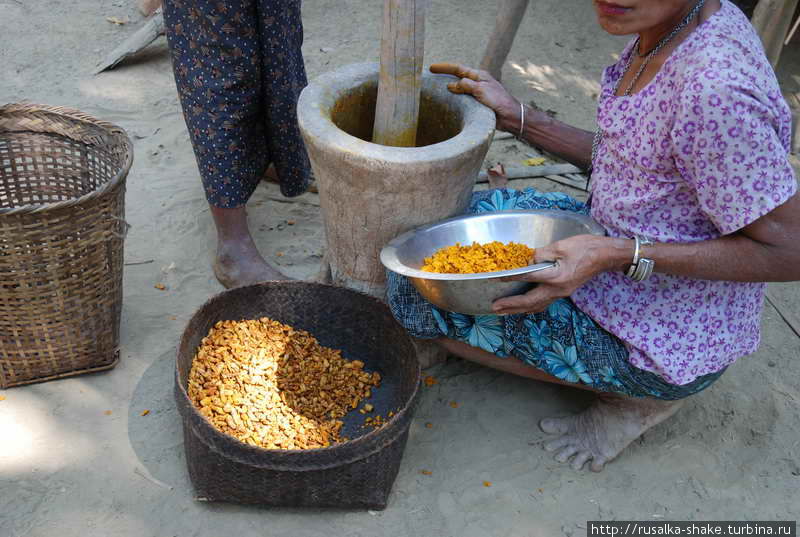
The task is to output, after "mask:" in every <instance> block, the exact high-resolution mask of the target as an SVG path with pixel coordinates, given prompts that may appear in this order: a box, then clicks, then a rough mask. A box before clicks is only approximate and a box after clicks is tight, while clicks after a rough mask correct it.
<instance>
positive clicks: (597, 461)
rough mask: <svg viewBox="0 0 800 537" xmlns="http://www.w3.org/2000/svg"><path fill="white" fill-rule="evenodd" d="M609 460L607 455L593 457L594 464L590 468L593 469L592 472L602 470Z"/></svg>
mask: <svg viewBox="0 0 800 537" xmlns="http://www.w3.org/2000/svg"><path fill="white" fill-rule="evenodd" d="M607 462H608V459H606V458H605V457H595V458H593V459H592V464H591V466H590V468H591V469H592V472H602V471H603V468H605V467H606V463H607Z"/></svg>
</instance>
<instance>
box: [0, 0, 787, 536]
mask: <svg viewBox="0 0 800 537" xmlns="http://www.w3.org/2000/svg"><path fill="white" fill-rule="evenodd" d="M133 4H134V2H132V1H131V0H105V1H103V2H97V1H91V0H75V1H73V2H54V1H52V0H51V1H47V0H0V30H1V32H0V35H2V44H0V65H1V66H2V68H1V69H2V76H0V102H7V101H18V100H22V99H26V100H30V101H34V102H43V103H49V104H58V105H68V106H73V107H77V108H80V109H82V110H84V111H86V112H89V113H91V114H94V115H95V116H97V117H100V118H103V119H107V120H110V121H113V122H116V123H118V124H120V125H121V126H123V127H124V128H126V129H127V130H128V132H129V133H130V134H131V136H132V138H133V140H134V142H135V148H136V159H135V163H134V167H133V169H132V171H131V174H130V176H129V178H128V198H127V200H128V203H127V205H128V213H127V218H128V220H129V221H130V223H131V224H132V226H133V227H132V229H131V231H130V234H129V236H128V240H127V245H126V261H127V262H128V263H140V262H146V263H145V264H136V265H131V266H128V267H126V269H125V306H124V310H123V319H122V360H121V362H120V364H119V366H118V367H117V368H116V369H115V370H113V371H111V372H109V373H106V374H100V375H94V376H84V377H78V378H74V379H70V380H62V381H58V382H52V383H49V384H42V385H36V386H30V387H25V388H16V389H12V390H8V391H6V392H4V393H3V395H4V396H5V397H6V399H5V400H4V401H2V402H0V536H2V537H22V536H29V537H40V536H41V537H45V536H48V537H49V536H56V535H57V536H59V537H73V536H76V537H77V536H82V537H86V536H98V537H111V536H137V537H149V536H154V537H156V536H158V537H161V536H180V537H188V536H209V535H219V534H222V533H223V532H224V533H225V534H228V535H242V536H248V535H270V536H272V535H275V536H277V535H293V536H302V537H305V536H309V537H311V536H323V535H341V536H360V537H371V536H375V535H387V536H404V535H413V536H417V535H419V536H455V535H458V536H459V537H471V536H486V535H492V536H558V535H566V536H567V537H572V536H573V535H581V534H583V532H584V531H585V529H584V528H585V524H586V521H587V520H595V519H604V520H611V519H645V520H658V519H667V520H669V519H699V520H703V519H706V520H708V519H716V520H720V519H760V520H770V519H796V518H797V515H798V510H800V509H799V507H800V502H798V499H797V490H798V487H800V446H799V444H800V440H798V438H800V413H799V412H798V399H799V398H800V394H798V380H797V379H798V378H800V361H798V354H799V353H800V339H798V338H797V336H795V335H794V334H793V332H792V331H791V330H790V329H789V328H788V326H787V325H786V324H785V323H784V322H783V321H782V320H781V318H780V317H779V316H778V314H777V313H776V311H775V309H774V308H773V307H772V306H769V305H768V306H767V307H766V309H765V313H764V323H763V326H764V333H763V344H762V347H761V350H760V351H759V352H758V353H757V354H756V355H754V356H751V357H749V358H747V359H743V360H741V361H740V362H739V363H737V364H736V365H735V366H733V367H732V368H731V369H730V371H729V372H728V373H727V374H726V375H725V376H724V377H723V378H722V379H721V380H720V381H719V382H718V383H717V384H716V385H715V386H714V387H713V388H712V389H710V390H708V391H707V392H704V393H703V394H701V395H700V396H698V397H695V398H694V399H692V400H691V401H690V403H689V404H688V406H687V407H686V408H685V409H684V410H683V411H682V412H681V413H680V414H679V415H678V416H676V417H675V418H674V419H672V420H671V421H669V422H667V423H665V424H663V425H661V426H659V427H657V428H655V429H654V430H652V431H651V432H648V433H647V434H646V435H645V436H644V437H643V438H642V439H641V440H640V441H638V442H636V443H635V444H634V445H633V446H631V447H630V449H628V451H627V452H625V453H624V455H623V456H622V457H621V458H620V459H619V460H618V461H616V462H615V463H614V464H612V465H611V467H610V468H609V470H608V471H607V472H606V473H604V474H601V475H594V474H579V473H575V472H574V471H572V470H571V469H569V468H565V467H562V466H560V465H558V464H557V463H555V462H554V461H553V460H552V459H551V458H550V456H549V455H548V454H546V453H545V452H543V451H542V450H541V448H540V446H539V444H540V442H541V440H542V438H543V435H542V433H540V432H539V430H538V429H537V427H536V425H535V424H536V422H537V421H538V420H539V419H540V418H541V417H543V416H546V415H551V414H566V413H570V412H573V411H576V410H578V409H580V408H582V407H583V406H584V405H585V404H586V401H587V399H586V398H585V396H583V395H582V394H579V393H576V392H575V391H572V390H569V389H563V388H558V387H554V386H550V385H544V384H540V383H536V382H532V381H526V380H521V379H517V378H512V377H509V376H507V375H503V374H500V373H497V372H493V371H489V370H485V369H481V368H477V367H474V366H471V365H469V364H464V363H461V362H459V361H452V362H450V363H448V364H445V365H440V366H437V367H436V369H435V370H434V373H433V374H435V375H436V376H437V377H438V378H439V379H440V383H439V384H438V385H436V386H434V387H432V388H426V389H425V391H424V396H423V398H422V403H421V406H420V408H419V410H418V413H417V419H416V420H415V422H414V424H413V425H412V428H411V436H410V439H409V442H408V448H407V450H406V454H405V458H404V460H403V465H402V468H401V471H400V475H399V476H398V479H397V482H396V484H395V487H394V492H393V494H392V496H391V500H390V504H389V507H388V509H386V510H385V511H383V512H380V513H376V512H358V511H357V512H340V511H316V510H312V511H301V510H290V509H258V508H250V507H239V506H233V505H209V504H204V503H198V502H195V501H194V499H193V492H192V489H191V486H190V483H189V481H188V476H187V473H186V467H185V461H184V456H183V449H182V445H181V444H182V436H181V431H180V428H179V421H178V416H177V413H176V410H175V407H174V404H173V400H172V391H171V390H172V368H173V356H174V352H175V346H176V343H177V341H178V338H179V334H180V331H181V330H182V328H183V326H184V324H185V322H186V320H187V319H188V317H189V316H190V315H191V313H192V312H193V311H194V310H195V309H196V308H197V307H198V306H199V305H200V304H201V303H202V302H203V301H204V300H205V299H206V298H207V297H208V296H209V295H211V294H213V293H216V292H218V291H219V290H220V286H219V285H218V284H217V283H216V281H215V280H214V278H213V275H212V273H211V270H210V267H209V259H210V257H209V256H210V247H211V246H212V244H213V238H214V236H213V227H212V224H211V221H210V217H209V213H208V209H207V207H206V204H205V201H204V198H203V194H202V190H201V188H200V183H199V180H198V177H197V172H196V169H195V164H194V158H193V156H192V153H191V148H190V146H189V143H188V138H187V133H186V129H185V126H184V123H183V119H182V117H181V112H180V109H179V106H178V102H177V97H176V93H175V88H174V83H173V79H172V74H171V71H170V66H169V59H168V57H167V54H166V45H165V43H164V41H163V39H162V40H161V41H159V42H158V43H157V44H155V45H154V46H152V47H151V48H150V49H149V50H148V51H147V52H146V53H145V54H143V55H142V56H141V57H140V58H139V59H138V60H137V61H135V62H131V63H130V64H128V65H127V66H125V67H121V68H119V69H117V70H116V71H113V72H110V73H106V74H103V75H101V76H97V77H93V76H91V75H90V72H91V69H92V67H93V65H94V64H95V63H96V62H97V61H99V59H100V58H101V57H102V56H103V55H104V54H105V53H106V52H107V51H108V50H110V49H111V48H113V47H114V46H116V44H117V43H118V42H120V41H121V40H122V39H123V38H124V37H125V36H127V35H128V34H130V33H132V32H133V31H135V29H136V27H137V24H138V22H139V21H140V19H141V18H140V16H139V15H138V13H137V12H136V11H135V9H134V8H133ZM381 4H382V3H381V2H377V1H371V2H367V1H363V0H361V1H358V0H339V1H337V2H321V1H318V0H307V1H306V3H305V6H304V16H305V28H306V45H305V53H306V59H307V67H308V71H309V75H310V76H311V77H314V76H316V75H318V74H321V73H323V72H325V71H327V70H330V69H333V68H336V67H338V66H340V65H343V64H346V63H350V62H355V61H365V60H375V59H376V58H377V56H376V54H377V50H378V48H377V43H378V32H379V17H380V5H381ZM532 4H533V6H532V7H531V9H530V10H529V12H528V14H527V15H526V17H525V20H524V22H523V25H522V28H521V30H520V33H519V36H518V38H517V41H516V44H515V46H514V49H513V50H512V53H511V55H510V58H509V62H508V64H507V65H506V67H505V71H504V73H505V80H506V83H507V84H508V86H509V87H510V89H511V90H512V91H513V92H514V93H515V94H517V95H519V96H521V97H524V98H525V99H526V100H535V101H536V102H537V103H538V104H539V105H541V106H542V107H544V108H549V109H553V110H555V111H557V113H558V115H559V117H560V118H562V119H565V120H567V121H571V122H573V123H576V124H578V125H580V126H583V127H590V126H591V124H592V119H593V99H594V96H595V95H596V93H597V91H598V85H597V83H596V80H597V79H598V76H599V74H600V71H601V67H602V66H604V65H606V64H608V63H610V62H611V61H613V58H614V57H615V53H616V52H617V51H618V50H619V49H620V48H621V46H622V41H621V40H620V39H617V38H612V37H609V36H607V35H605V34H603V33H602V31H600V30H599V29H598V28H597V26H596V25H595V23H594V18H593V15H592V13H591V9H590V7H589V6H588V2H587V1H586V0H564V1H559V2H556V1H553V0H551V1H547V2H544V1H542V2H533V3H532ZM494 5H495V3H494V2H482V1H478V0H437V1H435V2H433V3H432V6H431V8H430V12H429V16H428V40H427V43H426V45H427V51H428V52H427V56H426V60H427V61H429V62H430V61H437V60H459V61H464V62H469V63H472V64H475V63H477V61H478V59H479V54H480V51H481V50H482V48H483V46H484V43H485V37H486V35H487V33H488V31H489V29H490V28H491V26H492V24H493V17H494V9H495V8H494ZM107 16H116V17H120V18H122V19H126V18H127V19H129V20H130V21H131V23H130V24H128V25H125V26H115V25H112V24H110V23H109V22H107V21H106V17H107ZM798 41H800V40H798ZM323 48H324V49H325V50H327V52H322V50H321V49H323ZM798 52H800V51H799V50H798V47H797V46H793V47H792V48H791V50H789V57H788V58H787V60H786V62H785V64H784V69H783V71H782V74H781V79H782V82H783V83H784V87H785V89H787V90H790V91H797V89H798V81H799V80H800V79H799V78H798V76H797V73H798V72H800V69H798V68H797V67H798V58H800V54H798ZM525 153H526V149H525V148H523V147H521V146H519V145H518V144H516V143H513V142H502V143H497V144H495V146H494V148H493V150H492V153H491V154H490V157H489V159H488V160H489V161H496V160H502V161H504V162H506V163H507V164H514V163H518V161H519V160H521V159H522V158H524V156H525ZM537 184H538V185H543V184H544V183H542V182H541V181H540V182H538V183H537ZM250 218H251V221H252V228H253V229H254V230H255V231H256V236H257V241H258V245H259V247H260V248H261V249H262V251H263V252H264V253H265V254H266V255H268V256H270V257H273V258H274V259H278V262H279V264H280V265H281V268H282V269H283V270H285V271H286V272H287V273H288V274H290V275H291V276H294V277H297V278H306V277H309V276H310V275H312V274H314V273H315V272H316V270H317V266H318V264H319V260H320V251H321V247H322V231H321V221H320V215H319V209H318V198H317V197H316V196H315V195H313V194H308V195H305V196H303V197H302V198H300V199H296V200H294V201H293V202H291V203H287V200H284V199H282V198H281V197H280V194H279V193H278V191H277V188H275V187H273V186H265V187H264V188H260V189H259V190H258V191H257V193H256V195H255V196H254V198H253V200H252V203H251V211H250ZM288 220H293V221H294V222H296V224H295V225H291V226H290V225H288V224H287V221H288ZM279 252H280V253H282V254H283V255H282V256H280V257H275V256H276V255H277V254H278V253H279ZM151 260H152V261H151ZM159 282H161V283H164V284H165V285H166V286H167V290H166V291H159V290H157V289H155V288H154V287H153V286H154V284H156V283H159ZM773 289H774V290H775V291H776V294H777V299H776V300H778V302H779V303H780V306H781V307H782V308H784V309H785V310H786V311H787V312H790V314H792V315H794V316H795V317H796V318H800V286H798V285H797V284H785V285H781V286H778V287H774V288H773ZM449 401H458V402H459V403H460V405H459V407H458V408H457V409H453V408H451V407H450V406H449V405H448V402H449ZM145 409H148V410H150V413H149V414H148V415H147V416H141V415H140V414H141V412H142V411H143V410H145ZM109 410H110V411H111V413H110V415H107V413H106V411H109ZM425 422H431V423H432V424H433V428H431V429H427V428H425V427H424V425H423V424H424V423H425ZM423 469H427V470H431V471H432V475H430V476H426V475H422V474H421V473H420V470H423ZM144 476H147V477H144ZM483 481H491V482H492V486H491V487H490V488H486V487H484V486H483V485H482V482H483Z"/></svg>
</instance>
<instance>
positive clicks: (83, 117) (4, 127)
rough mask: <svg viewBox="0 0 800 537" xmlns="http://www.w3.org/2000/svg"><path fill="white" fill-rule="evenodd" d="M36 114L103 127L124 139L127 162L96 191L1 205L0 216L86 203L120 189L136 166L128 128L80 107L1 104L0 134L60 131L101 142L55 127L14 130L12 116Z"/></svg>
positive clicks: (33, 212)
mask: <svg viewBox="0 0 800 537" xmlns="http://www.w3.org/2000/svg"><path fill="white" fill-rule="evenodd" d="M35 113H43V114H45V115H50V116H55V117H61V118H64V119H67V120H70V121H71V122H73V123H83V124H89V125H92V126H94V127H99V128H101V129H103V130H105V131H107V134H108V135H109V136H111V137H114V138H115V140H114V142H116V143H119V142H121V143H122V145H124V147H125V153H126V155H125V162H124V163H123V165H122V166H121V167H120V169H119V170H118V171H117V172H116V173H115V174H114V176H113V177H112V178H111V179H110V180H109V181H106V182H105V183H103V184H102V185H100V186H99V187H98V188H96V189H94V190H92V191H91V192H88V193H86V194H83V195H82V196H79V197H77V198H71V199H68V200H63V201H57V202H49V203H42V204H27V205H20V206H19V207H6V208H0V216H12V215H23V214H35V213H42V212H46V211H53V210H58V209H64V208H67V207H72V206H76V205H83V204H86V203H87V202H89V201H91V200H93V199H95V198H99V197H101V196H103V195H105V194H106V193H107V192H109V191H112V190H114V189H116V188H117V187H118V186H119V185H120V184H121V183H123V182H124V180H125V178H126V177H127V176H128V173H129V172H130V169H131V166H132V165H133V142H132V141H131V139H130V137H129V136H128V133H127V132H125V129H123V128H122V127H120V126H118V125H115V124H114V123H110V122H108V121H103V120H101V119H97V118H95V117H93V116H90V115H89V114H86V113H85V112H81V111H80V110H78V109H76V108H69V107H65V106H51V105H46V104H34V103H29V102H25V101H23V102H19V103H7V104H4V105H2V106H0V134H5V133H14V132H39V133H41V134H59V135H61V136H66V137H68V138H72V139H73V140H75V141H78V142H81V143H84V144H86V145H88V146H92V145H100V143H99V142H98V140H97V139H96V138H94V139H88V138H87V139H83V138H78V137H75V136H71V135H69V134H67V133H65V132H55V131H54V130H49V129H47V128H42V129H41V130H38V131H32V130H31V129H30V128H19V129H14V128H13V123H14V120H13V119H9V116H10V117H11V118H13V117H14V116H17V117H26V116H30V115H32V114H35Z"/></svg>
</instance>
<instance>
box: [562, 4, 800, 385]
mask: <svg viewBox="0 0 800 537" xmlns="http://www.w3.org/2000/svg"><path fill="white" fill-rule="evenodd" d="M632 45H633V43H630V44H629V45H628V47H627V48H626V50H625V51H624V53H623V54H622V57H621V58H620V60H619V62H618V63H617V64H615V65H612V66H610V67H608V68H607V69H606V70H605V72H604V74H603V80H602V93H601V95H600V100H599V105H598V117H597V120H598V125H599V128H600V129H601V130H602V132H603V141H602V144H601V146H600V148H599V151H598V154H597V157H596V160H595V162H594V171H593V174H592V193H593V194H592V196H593V198H592V216H593V217H594V218H595V219H596V220H597V221H598V222H600V223H601V224H602V225H603V226H604V227H605V228H606V230H607V231H608V233H609V235H611V236H614V237H631V236H632V235H633V234H638V235H641V236H645V237H648V238H650V239H651V240H654V241H657V242H665V243H669V242H679V243H688V242H696V241H704V240H709V239H714V238H718V237H720V236H722V235H726V234H730V233H734V232H735V231H737V230H740V229H741V228H743V227H745V226H747V225H748V224H751V223H752V222H753V221H755V220H757V219H758V218H759V217H761V216H763V215H765V214H766V213H768V212H770V211H771V210H773V209H774V208H776V207H778V206H779V205H781V204H783V203H784V202H785V201H786V200H787V199H789V198H790V197H791V196H792V195H793V194H794V193H795V191H796V188H797V183H796V181H795V178H794V173H793V171H792V168H791V165H790V164H789V162H788V158H787V155H788V148H789V143H790V132H791V115H790V112H789V108H788V106H787V105H786V102H785V101H784V100H783V97H782V95H781V92H780V88H779V87H778V82H777V80H776V78H775V74H774V72H773V70H772V68H771V66H770V65H769V62H768V61H767V59H766V57H765V55H764V52H763V48H762V46H761V42H760V40H759V38H758V35H757V34H756V33H755V31H754V29H753V27H752V26H751V25H750V23H749V21H748V20H747V18H746V17H745V16H744V15H743V14H742V13H741V11H739V9H738V8H737V7H736V6H734V5H733V4H731V3H730V2H729V1H728V0H722V8H721V9H720V10H719V11H717V12H716V13H715V14H714V15H713V16H712V17H711V18H709V19H708V20H707V21H706V22H704V23H703V24H702V25H701V26H700V27H698V28H697V29H695V30H694V31H693V32H692V33H691V34H690V35H689V36H688V37H687V38H686V39H685V40H684V42H683V43H681V44H680V45H679V47H678V48H677V49H676V50H674V51H673V53H672V54H671V55H670V57H669V58H668V59H667V60H666V62H665V63H664V65H663V66H662V68H661V70H660V72H659V73H658V74H657V75H656V77H655V78H654V79H653V80H652V81H651V82H650V83H649V84H648V85H647V86H646V87H645V88H644V89H642V90H641V91H640V92H638V93H636V94H633V95H631V96H628V97H617V96H615V95H614V86H615V84H616V82H617V80H618V78H619V77H620V76H621V75H622V70H623V69H624V65H625V63H626V61H627V58H628V54H631V53H632V51H631V49H632ZM656 269H658V267H656ZM764 289H765V285H764V284H760V283H736V282H728V281H706V280H696V279H692V278H685V277H679V276H672V275H668V274H661V273H656V274H654V275H653V276H652V277H651V278H649V279H648V280H646V281H644V282H641V283H636V282H633V281H631V280H629V279H628V278H626V277H625V276H624V275H623V274H622V273H618V272H605V273H602V274H600V275H598V276H597V277H595V278H594V279H593V280H592V281H590V282H589V283H587V284H586V285H585V286H583V287H582V288H580V289H578V290H577V291H576V292H575V294H574V295H573V297H572V298H573V300H574V301H575V303H576V304H577V305H578V307H580V308H581V309H582V310H583V311H585V312H586V313H588V314H589V315H590V316H591V317H593V318H594V319H595V320H596V321H597V322H598V323H599V324H601V325H602V326H603V327H604V328H605V329H606V330H608V331H610V332H612V333H613V334H615V335H616V336H618V337H619V338H620V339H622V340H623V341H624V342H625V343H626V345H627V346H628V348H629V351H630V355H629V360H630V363H631V364H632V365H634V366H636V367H639V368H641V369H644V370H647V371H652V372H654V373H656V374H659V375H661V376H662V377H663V378H664V379H665V380H667V381H668V382H670V383H672V384H686V383H689V382H691V381H692V380H694V379H696V378H697V377H698V376H701V375H704V374H707V373H713V372H716V371H719V370H720V369H722V368H724V367H726V366H728V365H730V364H731V363H733V362H734V361H735V360H736V359H737V358H739V357H741V356H744V355H747V354H750V353H752V352H754V351H755V350H756V348H757V347H758V343H759V340H760V332H759V324H760V317H761V310H762V307H763V301H764Z"/></svg>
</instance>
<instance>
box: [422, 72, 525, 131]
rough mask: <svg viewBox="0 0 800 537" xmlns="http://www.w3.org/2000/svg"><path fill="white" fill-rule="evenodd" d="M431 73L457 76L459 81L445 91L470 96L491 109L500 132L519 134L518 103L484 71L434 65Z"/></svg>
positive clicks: (452, 83) (448, 86)
mask: <svg viewBox="0 0 800 537" xmlns="http://www.w3.org/2000/svg"><path fill="white" fill-rule="evenodd" d="M431 73H438V74H445V75H453V76H457V77H458V78H460V79H461V80H459V81H458V82H451V83H450V84H448V85H447V89H449V90H450V91H452V92H453V93H466V94H468V95H472V96H473V97H475V99H477V100H478V102H480V103H481V104H483V105H484V106H487V107H489V108H491V109H492V110H493V111H494V113H495V115H496V116H497V128H498V129H499V130H502V131H507V132H513V133H517V132H519V122H520V109H519V101H517V100H516V99H515V98H514V97H512V96H511V94H510V93H508V91H506V89H505V88H504V87H503V86H502V85H501V84H500V82H498V81H497V80H495V79H494V78H492V75H490V74H489V73H487V72H486V71H479V70H476V69H470V68H469V67H464V66H463V65H460V64H457V63H434V64H433V65H431Z"/></svg>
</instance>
